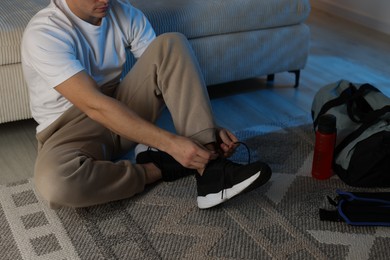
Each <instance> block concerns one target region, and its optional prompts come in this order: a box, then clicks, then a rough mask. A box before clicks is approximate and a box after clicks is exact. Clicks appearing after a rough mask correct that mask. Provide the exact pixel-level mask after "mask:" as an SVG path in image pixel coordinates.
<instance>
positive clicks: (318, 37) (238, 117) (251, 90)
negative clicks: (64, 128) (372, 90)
mask: <svg viewBox="0 0 390 260" xmlns="http://www.w3.org/2000/svg"><path fill="white" fill-rule="evenodd" d="M307 24H308V25H309V26H310V29H311V38H312V41H311V50H310V56H309V59H308V63H307V65H306V68H305V69H304V70H303V71H302V72H301V82H300V86H299V88H297V89H294V88H293V87H292V85H293V83H294V76H293V75H292V74H290V73H281V74H277V75H276V77H275V82H274V85H273V86H270V85H267V84H266V81H265V78H259V79H253V80H247V81H242V82H233V83H229V84H225V85H223V86H211V87H210V88H209V90H210V96H211V98H212V106H213V109H214V112H215V115H216V119H217V122H218V124H220V125H222V126H225V127H227V128H229V129H231V130H233V131H235V130H242V129H245V128H249V127H254V126H258V125H262V124H268V123H272V122H281V121H283V122H289V119H291V118H296V117H302V118H308V117H309V113H310V107H311V102H312V99H313V96H314V94H315V93H316V91H317V90H318V88H320V87H321V86H324V85H326V84H329V83H332V82H335V81H337V80H340V79H347V80H350V81H352V82H361V83H363V82H368V83H371V84H373V85H375V86H377V87H378V88H380V89H381V90H382V91H384V92H385V93H386V94H387V95H389V96H390V77H389V76H390V64H389V63H390V36H389V35H384V34H381V33H378V32H375V31H372V30H370V29H367V28H364V27H362V26H359V25H356V24H353V23H351V22H348V21H345V20H342V19H340V18H336V17H332V16H329V15H327V14H325V13H322V12H320V11H317V10H315V9H314V10H313V11H312V13H311V15H310V17H309V19H308V21H307ZM232 69H234V68H232ZM168 119H169V118H168V116H167V115H166V114H164V116H163V118H162V120H161V121H160V124H161V125H163V126H167V127H170V126H169V123H165V122H167V121H169V120H168ZM294 123H299V122H294ZM35 127H36V124H35V122H34V121H33V120H25V121H20V122H13V123H6V124H0V184H5V183H10V182H15V181H19V180H23V179H26V178H30V177H32V173H33V165H34V160H35V156H36V141H35Z"/></svg>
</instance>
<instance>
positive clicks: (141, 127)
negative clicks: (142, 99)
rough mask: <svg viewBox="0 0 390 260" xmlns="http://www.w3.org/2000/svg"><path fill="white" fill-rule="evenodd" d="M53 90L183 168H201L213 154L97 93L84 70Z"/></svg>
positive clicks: (106, 124) (111, 127)
mask: <svg viewBox="0 0 390 260" xmlns="http://www.w3.org/2000/svg"><path fill="white" fill-rule="evenodd" d="M55 89H56V90H57V91H58V92H59V93H60V94H61V95H63V96H64V97H65V98H67V99H68V100H69V101H70V102H71V103H72V104H73V105H75V106H76V107H77V108H79V109H80V110H81V111H83V112H84V113H85V114H86V115H87V116H88V117H90V118H91V119H93V120H95V121H97V122H99V123H100V124H102V125H104V126H105V127H107V128H109V129H110V130H112V131H113V132H115V133H117V134H119V135H120V136H122V137H124V138H127V139H129V140H132V141H134V142H137V143H142V144H145V145H148V146H151V147H155V148H158V149H159V150H162V151H165V152H167V153H169V154H170V155H172V156H173V157H174V158H175V159H176V160H177V161H178V162H180V163H181V164H182V165H183V166H185V167H188V168H194V169H202V168H204V166H205V164H206V163H207V162H208V161H209V160H210V159H211V158H212V157H213V156H214V155H213V153H212V152H210V151H208V150H207V149H205V148H204V147H202V146H200V145H198V144H196V143H195V142H193V141H192V140H191V139H189V138H186V137H182V136H178V135H175V134H172V133H170V132H168V131H166V130H164V129H161V128H159V127H157V126H155V125H154V124H152V123H150V122H148V121H146V120H144V119H142V118H141V117H139V116H138V115H137V114H136V113H135V112H134V111H132V110H131V109H129V108H128V107H127V106H125V105H124V104H122V103H121V102H119V101H118V100H116V99H114V98H111V97H109V96H107V95H105V94H103V93H101V92H100V90H99V89H98V86H97V84H96V82H95V81H94V80H93V79H92V78H91V77H90V76H89V75H88V74H87V73H86V72H84V71H81V72H79V73H77V74H75V75H74V76H72V77H71V78H69V79H68V80H66V81H64V82H63V83H61V84H60V85H58V86H57V87H55Z"/></svg>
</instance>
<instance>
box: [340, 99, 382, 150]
mask: <svg viewBox="0 0 390 260" xmlns="http://www.w3.org/2000/svg"><path fill="white" fill-rule="evenodd" d="M389 112H390V106H384V107H382V108H381V109H377V110H374V111H372V112H371V113H370V114H368V115H366V116H365V117H364V119H363V120H362V122H361V123H362V125H361V126H360V127H359V128H358V129H356V130H355V131H353V132H351V133H350V134H349V135H347V136H346V137H345V138H344V139H343V140H342V141H341V142H340V143H339V144H338V145H337V146H336V147H335V151H334V156H335V157H336V156H337V155H338V154H339V153H340V152H341V151H342V150H343V149H344V148H345V147H347V145H348V144H350V143H351V142H353V141H354V140H355V139H356V138H358V137H359V136H360V135H361V134H362V133H364V131H366V130H367V129H368V128H369V127H371V126H372V125H374V124H376V123H378V122H379V121H380V120H382V118H381V117H382V116H383V115H385V114H386V113H389Z"/></svg>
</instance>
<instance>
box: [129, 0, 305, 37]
mask: <svg viewBox="0 0 390 260" xmlns="http://www.w3.org/2000/svg"><path fill="white" fill-rule="evenodd" d="M129 1H130V2H131V3H132V4H133V6H135V7H137V8H138V9H140V10H142V11H143V12H144V13H145V15H146V16H147V17H148V18H149V20H150V22H151V24H152V25H153V27H154V28H155V30H156V33H157V34H161V33H164V32H169V31H177V32H181V33H183V34H185V35H186V36H187V37H188V38H198V37H204V36H209V35H218V34H227V33H235V32H244V31H254V30H261V29H265V28H267V29H269V28H274V27H283V26H288V25H294V24H298V23H301V22H303V21H304V20H305V19H306V18H307V17H308V15H309V13H310V2H309V0H153V1H145V0H129ZM160 21H164V24H161V22H160Z"/></svg>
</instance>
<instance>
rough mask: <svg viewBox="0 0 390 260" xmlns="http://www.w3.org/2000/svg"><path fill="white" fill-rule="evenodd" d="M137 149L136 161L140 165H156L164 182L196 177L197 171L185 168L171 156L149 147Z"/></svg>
mask: <svg viewBox="0 0 390 260" xmlns="http://www.w3.org/2000/svg"><path fill="white" fill-rule="evenodd" d="M139 147H141V148H138V149H137V148H136V157H135V161H136V162H137V163H138V164H145V163H154V165H156V166H157V167H158V168H159V169H160V170H161V175H162V179H163V181H166V182H171V181H175V180H177V179H180V178H183V177H185V176H189V175H194V174H195V173H196V172H197V171H196V170H194V169H189V168H185V167H184V166H183V165H181V164H180V163H179V162H177V161H176V160H175V159H174V158H173V157H172V156H170V155H169V154H167V153H165V152H162V151H160V150H156V149H153V148H150V147H147V146H143V147H142V145H139Z"/></svg>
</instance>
